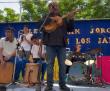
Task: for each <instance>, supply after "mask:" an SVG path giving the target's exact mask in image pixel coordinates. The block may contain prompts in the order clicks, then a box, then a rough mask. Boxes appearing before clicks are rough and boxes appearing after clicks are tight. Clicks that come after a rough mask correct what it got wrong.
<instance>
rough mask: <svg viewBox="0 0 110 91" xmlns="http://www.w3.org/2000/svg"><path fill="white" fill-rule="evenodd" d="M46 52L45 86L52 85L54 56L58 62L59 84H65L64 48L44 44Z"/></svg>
mask: <svg viewBox="0 0 110 91" xmlns="http://www.w3.org/2000/svg"><path fill="white" fill-rule="evenodd" d="M46 52H47V86H53V67H54V61H55V57H56V56H57V58H58V64H59V85H60V86H63V85H65V69H66V68H65V63H64V61H65V58H66V49H65V47H60V46H46Z"/></svg>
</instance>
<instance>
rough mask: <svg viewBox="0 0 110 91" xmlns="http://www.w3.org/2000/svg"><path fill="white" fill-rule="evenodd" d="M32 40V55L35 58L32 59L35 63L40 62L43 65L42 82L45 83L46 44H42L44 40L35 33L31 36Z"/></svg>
mask: <svg viewBox="0 0 110 91" xmlns="http://www.w3.org/2000/svg"><path fill="white" fill-rule="evenodd" d="M31 41H32V49H31V55H32V58H33V60H31V61H32V62H34V63H40V64H41V65H42V66H41V67H42V68H41V83H42V84H44V75H45V71H46V61H45V58H46V52H45V46H44V45H43V44H42V41H41V40H40V39H39V38H38V37H37V36H36V35H35V36H34V35H33V36H32V38H31Z"/></svg>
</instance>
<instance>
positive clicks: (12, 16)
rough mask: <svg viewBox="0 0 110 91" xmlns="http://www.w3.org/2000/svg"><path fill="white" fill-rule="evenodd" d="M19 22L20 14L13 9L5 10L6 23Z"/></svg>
mask: <svg viewBox="0 0 110 91" xmlns="http://www.w3.org/2000/svg"><path fill="white" fill-rule="evenodd" d="M18 20H19V14H16V13H15V11H14V10H13V9H11V8H5V9H4V21H5V22H14V21H18Z"/></svg>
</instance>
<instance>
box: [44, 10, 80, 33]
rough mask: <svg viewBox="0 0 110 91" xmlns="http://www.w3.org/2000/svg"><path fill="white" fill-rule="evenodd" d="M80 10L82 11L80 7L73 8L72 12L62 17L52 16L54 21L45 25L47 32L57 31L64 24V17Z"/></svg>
mask: <svg viewBox="0 0 110 91" xmlns="http://www.w3.org/2000/svg"><path fill="white" fill-rule="evenodd" d="M79 11H80V10H79V9H75V10H72V11H71V12H69V13H67V14H65V15H63V16H62V17H60V16H54V17H50V19H52V22H50V23H48V24H46V25H45V26H44V29H45V32H48V33H50V32H52V31H55V30H56V29H57V28H58V27H59V26H62V25H63V19H64V18H67V17H69V15H71V16H72V15H75V14H76V13H77V12H79Z"/></svg>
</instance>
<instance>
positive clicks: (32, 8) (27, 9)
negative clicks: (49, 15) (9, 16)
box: [21, 0, 47, 21]
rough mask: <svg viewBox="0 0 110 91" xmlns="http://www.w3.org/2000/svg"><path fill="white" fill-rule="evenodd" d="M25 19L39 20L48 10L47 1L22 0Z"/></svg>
mask: <svg viewBox="0 0 110 91" xmlns="http://www.w3.org/2000/svg"><path fill="white" fill-rule="evenodd" d="M21 4H22V8H23V13H22V20H23V21H38V20H40V19H41V17H42V15H43V14H44V13H45V12H47V6H46V1H44V0H43V1H42V0H38V1H37V0H28V2H27V0H22V2H21Z"/></svg>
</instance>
